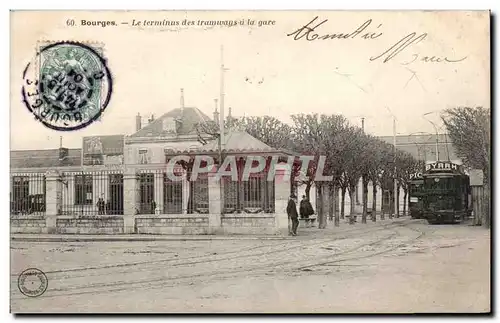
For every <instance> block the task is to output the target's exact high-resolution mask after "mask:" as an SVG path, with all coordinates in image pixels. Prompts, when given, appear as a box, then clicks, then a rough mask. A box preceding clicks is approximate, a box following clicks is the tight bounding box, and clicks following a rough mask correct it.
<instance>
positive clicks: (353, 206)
mask: <svg viewBox="0 0 500 323" xmlns="http://www.w3.org/2000/svg"><path fill="white" fill-rule="evenodd" d="M354 195H356V191H355V189H354V187H353V186H351V187H350V188H349V198H350V200H351V210H350V215H351V216H353V215H354V212H355V211H356V203H355V202H356V197H355V196H354Z"/></svg>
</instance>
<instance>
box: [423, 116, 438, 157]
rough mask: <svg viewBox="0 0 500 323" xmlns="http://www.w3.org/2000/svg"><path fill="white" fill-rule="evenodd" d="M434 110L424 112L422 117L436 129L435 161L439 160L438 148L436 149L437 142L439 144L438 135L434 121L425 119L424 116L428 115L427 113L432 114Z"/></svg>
mask: <svg viewBox="0 0 500 323" xmlns="http://www.w3.org/2000/svg"><path fill="white" fill-rule="evenodd" d="M432 113H434V112H427V113H424V114H423V115H422V117H423V118H424V119H425V120H427V121H428V122H429V123H431V124H432V126H433V127H434V130H435V131H436V161H439V149H438V144H439V137H438V130H437V126H436V124H435V123H434V122H432V121H431V120H429V119H427V118H426V117H425V116H427V115H429V114H432Z"/></svg>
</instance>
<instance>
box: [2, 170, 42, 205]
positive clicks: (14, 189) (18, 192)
mask: <svg viewBox="0 0 500 323" xmlns="http://www.w3.org/2000/svg"><path fill="white" fill-rule="evenodd" d="M10 187H11V189H10V213H11V214H13V215H30V214H33V215H45V210H46V199H45V196H46V193H47V186H46V178H45V174H38V173H24V174H13V175H12V176H11V184H10Z"/></svg>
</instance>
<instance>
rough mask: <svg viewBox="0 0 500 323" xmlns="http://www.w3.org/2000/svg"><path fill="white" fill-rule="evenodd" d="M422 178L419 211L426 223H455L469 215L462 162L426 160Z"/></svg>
mask: <svg viewBox="0 0 500 323" xmlns="http://www.w3.org/2000/svg"><path fill="white" fill-rule="evenodd" d="M423 181H424V183H423V191H424V196H423V214H424V218H426V219H427V221H428V222H429V224H438V223H457V222H461V221H463V220H464V219H465V218H466V217H468V216H470V213H471V209H472V207H471V205H470V202H469V201H470V198H469V195H470V193H471V189H470V179H469V175H468V174H467V173H466V172H465V170H464V168H463V166H462V165H458V164H455V163H452V162H435V163H431V164H427V165H426V166H425V171H424V173H423Z"/></svg>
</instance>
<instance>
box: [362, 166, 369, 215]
mask: <svg viewBox="0 0 500 323" xmlns="http://www.w3.org/2000/svg"><path fill="white" fill-rule="evenodd" d="M361 197H362V202H363V216H362V217H361V223H366V216H367V214H368V179H367V178H366V176H363V191H362V195H361Z"/></svg>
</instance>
